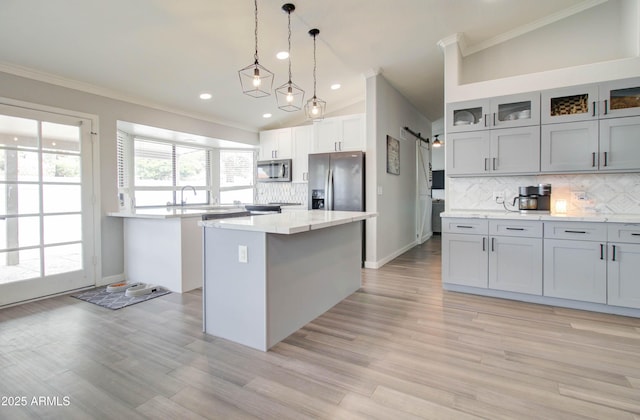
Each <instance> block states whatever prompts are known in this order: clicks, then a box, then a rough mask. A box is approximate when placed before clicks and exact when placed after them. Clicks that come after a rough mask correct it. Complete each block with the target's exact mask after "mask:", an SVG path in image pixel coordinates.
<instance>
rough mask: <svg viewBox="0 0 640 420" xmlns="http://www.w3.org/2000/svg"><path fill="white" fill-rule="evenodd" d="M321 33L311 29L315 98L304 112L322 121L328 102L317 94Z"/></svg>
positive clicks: (309, 117) (309, 102)
mask: <svg viewBox="0 0 640 420" xmlns="http://www.w3.org/2000/svg"><path fill="white" fill-rule="evenodd" d="M319 33H320V30H319V29H315V28H314V29H311V30H310V31H309V35H311V36H312V37H313V98H311V99H309V100H308V101H307V104H306V105H305V106H304V112H305V114H307V118H308V119H310V120H313V121H320V120H322V119H323V118H324V111H325V108H326V107H327V103H326V102H325V101H323V100H322V99H319V98H318V97H317V96H316V36H317V35H318V34H319Z"/></svg>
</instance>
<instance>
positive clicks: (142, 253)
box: [108, 206, 247, 293]
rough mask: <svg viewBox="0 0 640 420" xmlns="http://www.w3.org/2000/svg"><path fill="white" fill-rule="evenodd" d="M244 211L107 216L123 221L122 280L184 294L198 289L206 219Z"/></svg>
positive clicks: (174, 209)
mask: <svg viewBox="0 0 640 420" xmlns="http://www.w3.org/2000/svg"><path fill="white" fill-rule="evenodd" d="M245 214H247V211H246V210H245V208H244V207H236V206H233V207H232V206H228V207H199V208H198V207H157V208H140V209H132V210H123V211H119V212H114V213H108V215H109V216H112V217H120V218H123V219H124V223H123V224H124V275H125V278H124V279H118V280H127V281H129V282H130V283H134V282H141V283H149V284H154V285H157V286H162V287H164V288H166V289H169V290H171V291H172V292H177V293H184V292H188V291H189V290H193V289H197V288H199V287H202V230H201V229H200V228H199V226H198V222H199V221H200V220H201V219H202V217H203V215H206V216H207V217H236V216H239V215H245Z"/></svg>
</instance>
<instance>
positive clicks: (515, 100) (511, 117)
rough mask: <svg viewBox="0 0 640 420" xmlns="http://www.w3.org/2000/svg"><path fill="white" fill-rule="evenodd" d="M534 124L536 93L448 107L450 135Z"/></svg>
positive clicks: (537, 106) (537, 117) (536, 121)
mask: <svg viewBox="0 0 640 420" xmlns="http://www.w3.org/2000/svg"><path fill="white" fill-rule="evenodd" d="M537 124H540V94H539V93H538V92H533V93H523V94H517V95H508V96H499V97H495V98H491V99H481V100H474V101H465V102H457V103H452V104H448V105H447V128H448V132H450V133H455V132H465V131H475V130H485V129H492V128H509V127H523V126H531V125H537Z"/></svg>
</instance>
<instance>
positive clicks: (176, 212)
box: [107, 206, 246, 219]
mask: <svg viewBox="0 0 640 420" xmlns="http://www.w3.org/2000/svg"><path fill="white" fill-rule="evenodd" d="M245 211H246V210H245V208H244V206H243V207H237V206H233V207H211V208H207V207H157V208H141V209H133V210H124V211H118V212H111V213H107V216H113V217H131V218H138V219H172V218H176V217H202V215H203V214H233V213H244V212H245Z"/></svg>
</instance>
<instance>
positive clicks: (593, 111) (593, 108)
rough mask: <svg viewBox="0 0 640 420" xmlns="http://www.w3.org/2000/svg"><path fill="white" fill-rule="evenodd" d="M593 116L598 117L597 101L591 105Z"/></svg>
mask: <svg viewBox="0 0 640 420" xmlns="http://www.w3.org/2000/svg"><path fill="white" fill-rule="evenodd" d="M591 107H592V108H591V116H592V117H595V116H596V101H593V102H592V104H591Z"/></svg>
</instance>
